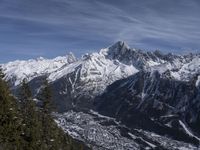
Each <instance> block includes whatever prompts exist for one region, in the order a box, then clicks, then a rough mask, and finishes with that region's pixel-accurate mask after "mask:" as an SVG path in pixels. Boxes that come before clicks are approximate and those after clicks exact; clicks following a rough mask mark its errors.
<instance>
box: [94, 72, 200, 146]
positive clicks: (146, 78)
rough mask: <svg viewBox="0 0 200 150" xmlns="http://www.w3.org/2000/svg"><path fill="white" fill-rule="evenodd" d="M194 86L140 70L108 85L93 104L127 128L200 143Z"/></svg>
mask: <svg viewBox="0 0 200 150" xmlns="http://www.w3.org/2000/svg"><path fill="white" fill-rule="evenodd" d="M195 83H196V82H195V81H178V80H174V79H171V78H168V77H166V76H162V75H161V74H160V73H159V72H158V71H155V72H151V73H150V72H144V71H140V72H139V73H137V74H135V75H133V76H130V77H128V78H126V79H123V80H119V81H117V82H115V83H113V84H112V85H110V86H108V88H107V89H106V92H104V93H103V94H102V95H101V96H99V97H97V98H96V100H95V102H96V105H97V110H98V111H99V112H100V113H102V114H104V115H107V116H110V117H114V118H116V119H117V120H119V121H122V122H123V123H124V124H126V125H127V126H128V127H130V128H139V129H144V130H148V131H151V132H155V133H157V134H160V135H168V136H170V137H173V138H174V139H176V140H184V141H186V142H191V141H192V142H194V143H196V142H197V143H199V141H200V139H199V138H198V136H196V135H199V134H200V130H199V123H200V90H199V87H196V84H195Z"/></svg>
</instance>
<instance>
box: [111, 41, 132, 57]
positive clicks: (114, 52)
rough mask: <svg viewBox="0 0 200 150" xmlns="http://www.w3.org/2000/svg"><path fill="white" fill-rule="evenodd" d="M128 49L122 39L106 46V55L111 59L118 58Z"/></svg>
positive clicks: (127, 51)
mask: <svg viewBox="0 0 200 150" xmlns="http://www.w3.org/2000/svg"><path fill="white" fill-rule="evenodd" d="M130 51H131V49H130V48H129V46H128V45H127V44H126V43H125V42H124V41H118V42H116V43H115V44H114V45H112V46H110V47H109V48H108V51H107V55H108V56H109V57H110V58H112V59H119V58H121V57H124V56H125V55H126V54H128V53H129V52H130Z"/></svg>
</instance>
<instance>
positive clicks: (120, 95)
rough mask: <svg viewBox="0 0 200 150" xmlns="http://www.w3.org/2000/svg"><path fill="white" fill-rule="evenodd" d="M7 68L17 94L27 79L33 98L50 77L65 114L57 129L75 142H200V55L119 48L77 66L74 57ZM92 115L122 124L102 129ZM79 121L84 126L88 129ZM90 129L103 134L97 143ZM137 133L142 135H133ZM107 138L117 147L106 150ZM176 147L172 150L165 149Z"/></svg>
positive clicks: (138, 145) (102, 146) (137, 146)
mask: <svg viewBox="0 0 200 150" xmlns="http://www.w3.org/2000/svg"><path fill="white" fill-rule="evenodd" d="M2 68H3V71H4V72H5V73H6V77H5V79H6V80H7V81H9V83H10V85H11V87H12V89H13V91H15V92H16V91H17V89H18V87H20V83H21V81H22V80H23V79H24V78H27V80H28V81H29V85H30V87H31V88H32V90H33V93H34V96H37V94H38V92H39V90H40V86H41V81H42V79H43V78H44V76H45V77H47V79H48V80H49V82H50V85H51V87H52V90H53V99H54V101H55V105H56V107H57V111H58V112H62V113H64V114H57V115H56V116H57V117H58V120H57V121H58V124H59V125H60V126H61V127H62V128H63V129H64V130H65V131H66V132H68V133H70V134H71V135H72V136H74V137H75V138H78V139H79V140H82V141H84V142H86V143H87V144H89V145H92V144H93V145H95V149H105V148H106V147H107V148H108V147H109V148H108V149H131V147H134V146H135V149H140V148H141V149H144V148H148V147H150V148H151V149H154V148H155V147H154V145H156V148H160V149H177V147H179V146H181V145H184V148H185V149H186V148H188V149H190V147H197V146H194V145H193V144H197V143H198V142H199V138H198V136H199V134H200V131H199V128H198V126H199V123H200V119H199V118H200V116H199V113H200V54H188V55H174V54H171V53H169V54H162V53H161V52H160V51H154V52H149V51H142V50H139V49H132V48H129V46H128V45H127V44H126V43H125V42H122V41H119V42H117V43H115V44H114V45H112V46H110V47H108V48H104V49H101V50H100V51H99V52H94V53H91V54H85V55H84V56H82V58H79V59H77V58H75V56H74V55H73V54H69V55H67V56H63V57H56V58H54V59H44V58H38V59H35V60H34V59H32V60H27V61H19V60H18V61H14V62H9V63H7V64H2ZM71 109H73V110H76V111H73V112H71V111H69V110H71ZM90 109H95V110H96V111H98V112H99V113H102V114H104V115H107V116H110V117H113V119H115V121H116V122H115V123H114V125H113V123H111V124H110V120H109V119H108V118H107V119H108V120H109V121H108V120H106V121H105V120H104V121H102V116H100V115H97V116H95V114H93V113H92V114H91V111H90ZM77 110H78V111H79V112H77ZM80 111H82V112H80ZM83 111H84V112H83ZM77 116H80V117H83V118H86V122H84V121H81V120H80V119H76V117H77ZM74 117H75V118H74ZM73 118H74V119H73ZM103 118H105V117H103ZM60 119H61V120H62V121H64V123H63V124H62V123H60V122H59V121H60ZM66 120H67V121H68V122H66ZM92 120H93V121H92ZM117 122H122V124H121V123H120V125H119V124H118V123H117ZM88 125H89V126H90V125H91V126H93V127H94V128H97V129H98V130H96V131H95V134H97V135H96V137H95V138H97V139H96V140H94V139H90V138H92V135H93V134H94V133H93V131H91V130H90V129H89V128H88ZM71 126H72V127H71ZM73 126H76V128H75V127H73ZM113 126H114V127H113ZM122 126H123V127H124V128H122ZM154 128H155V129H154ZM111 129H113V131H111ZM119 129H121V130H119ZM125 129H126V130H127V129H128V132H127V133H126V134H125V132H123V131H124V130H125ZM138 129H139V131H138V132H140V133H138V132H137V133H136V132H135V131H136V130H138ZM176 129H178V130H177V131H176ZM133 131H134V132H133ZM124 134H125V135H124ZM176 134H178V136H176ZM151 135H156V138H155V137H154V136H151ZM165 135H167V136H168V138H166V137H165ZM76 136H77V137H76ZM104 136H105V138H111V140H110V141H105V143H103V140H104ZM133 137H134V138H135V137H136V138H135V139H134V138H133ZM158 137H159V138H158ZM116 139H117V140H116ZM95 141H96V143H95ZM179 141H181V142H179ZM124 142H125V143H126V144H127V145H126V146H125V145H123V143H124ZM162 142H165V144H164V145H163V143H162ZM170 142H171V146H166V143H168V144H169V145H170ZM141 143H143V144H141ZM185 143H186V144H185ZM187 143H189V144H187ZM113 144H114V145H115V146H113ZM191 144H192V145H191ZM172 145H173V146H172ZM197 149H198V148H197Z"/></svg>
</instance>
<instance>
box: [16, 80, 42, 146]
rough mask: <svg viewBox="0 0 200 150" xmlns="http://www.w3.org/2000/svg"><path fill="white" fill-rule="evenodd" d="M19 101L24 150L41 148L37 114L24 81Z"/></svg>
mask: <svg viewBox="0 0 200 150" xmlns="http://www.w3.org/2000/svg"><path fill="white" fill-rule="evenodd" d="M19 100H20V108H21V114H22V118H23V137H24V140H25V141H26V142H25V144H24V149H27V150H29V149H30V150H34V149H38V148H39V147H40V146H41V140H40V138H41V134H40V132H41V131H40V129H41V124H40V120H39V112H38V111H37V107H36V104H35V102H34V101H33V98H32V93H31V90H30V87H29V85H28V83H27V80H26V79H24V80H23V81H22V84H21V90H20V94H19Z"/></svg>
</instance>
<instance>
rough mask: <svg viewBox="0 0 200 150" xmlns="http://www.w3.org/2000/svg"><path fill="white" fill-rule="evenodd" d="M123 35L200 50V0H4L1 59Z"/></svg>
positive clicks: (77, 49)
mask: <svg viewBox="0 0 200 150" xmlns="http://www.w3.org/2000/svg"><path fill="white" fill-rule="evenodd" d="M119 40H123V41H125V42H126V43H128V45H130V47H135V48H141V49H146V50H155V49H160V50H162V51H164V52H175V53H183V52H184V53H185V52H200V1H199V0H0V63H2V62H7V61H11V60H15V59H29V58H36V57H39V56H43V57H47V58H52V57H55V56H58V55H65V54H67V53H68V52H70V51H72V52H73V53H74V54H75V55H76V56H78V57H80V56H81V55H82V54H84V53H86V52H92V51H98V50H99V49H100V48H103V47H107V46H109V45H111V44H113V43H115V42H116V41H119Z"/></svg>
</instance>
